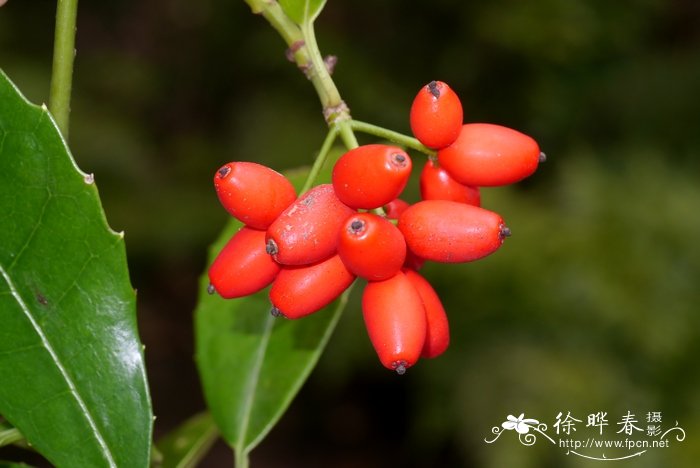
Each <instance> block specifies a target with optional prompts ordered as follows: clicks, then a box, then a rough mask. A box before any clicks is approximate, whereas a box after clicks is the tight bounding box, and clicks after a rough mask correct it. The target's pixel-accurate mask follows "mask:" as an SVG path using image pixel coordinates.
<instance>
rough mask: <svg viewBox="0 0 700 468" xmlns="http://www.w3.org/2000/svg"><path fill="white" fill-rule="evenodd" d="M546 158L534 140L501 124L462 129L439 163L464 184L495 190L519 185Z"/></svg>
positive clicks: (477, 125) (474, 124)
mask: <svg viewBox="0 0 700 468" xmlns="http://www.w3.org/2000/svg"><path fill="white" fill-rule="evenodd" d="M541 158H543V155H542V153H541V152H540V147H539V146H538V145H537V142H536V141H535V140H533V139H532V138H531V137H529V136H527V135H525V134H523V133H520V132H518V131H517V130H513V129H511V128H508V127H502V126H500V125H493V124H485V123H472V124H465V125H463V126H462V130H461V131H460V133H459V137H458V138H457V140H456V141H455V142H454V143H452V144H451V145H450V146H448V147H447V148H443V149H441V150H440V151H438V161H439V162H440V165H441V166H442V167H443V168H444V169H445V170H447V171H448V172H449V173H450V175H451V176H452V177H453V178H454V179H455V180H457V181H458V182H460V183H462V184H465V185H476V186H481V187H493V186H497V185H506V184H511V183H513V182H518V181H519V180H522V179H524V178H525V177H527V176H529V175H531V174H532V173H533V172H535V170H536V169H537V165H538V164H539V162H540V159H541Z"/></svg>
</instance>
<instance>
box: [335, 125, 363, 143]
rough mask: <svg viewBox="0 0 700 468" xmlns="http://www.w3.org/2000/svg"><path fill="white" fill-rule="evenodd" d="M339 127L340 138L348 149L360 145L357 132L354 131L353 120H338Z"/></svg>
mask: <svg viewBox="0 0 700 468" xmlns="http://www.w3.org/2000/svg"><path fill="white" fill-rule="evenodd" d="M338 128H339V129H340V138H341V139H342V140H343V143H344V144H345V146H346V147H347V148H348V149H353V148H357V147H358V146H360V145H359V143H358V142H357V138H356V137H355V133H354V132H353V131H352V120H341V121H340V122H338Z"/></svg>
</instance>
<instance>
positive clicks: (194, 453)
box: [156, 412, 219, 468]
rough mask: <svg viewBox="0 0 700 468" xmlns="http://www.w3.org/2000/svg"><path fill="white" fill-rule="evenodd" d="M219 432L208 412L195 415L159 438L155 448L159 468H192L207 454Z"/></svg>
mask: <svg viewBox="0 0 700 468" xmlns="http://www.w3.org/2000/svg"><path fill="white" fill-rule="evenodd" d="M218 437H219V430H218V429H217V428H216V424H214V420H213V419H212V417H211V414H210V413H208V412H205V413H200V414H197V415H195V416H193V417H191V418H190V419H188V420H187V421H185V422H184V423H183V424H181V425H180V426H179V427H178V428H177V429H175V430H173V431H172V432H170V433H168V434H167V435H166V436H165V437H163V438H161V439H160V440H159V441H158V442H157V443H156V447H157V448H158V451H159V452H160V458H161V460H160V462H159V463H158V464H157V465H158V466H159V467H161V468H194V467H196V466H197V465H198V464H199V462H200V461H201V460H202V458H203V457H204V456H205V455H206V454H207V452H208V451H209V449H210V448H211V446H212V445H214V442H216V439H217V438H218Z"/></svg>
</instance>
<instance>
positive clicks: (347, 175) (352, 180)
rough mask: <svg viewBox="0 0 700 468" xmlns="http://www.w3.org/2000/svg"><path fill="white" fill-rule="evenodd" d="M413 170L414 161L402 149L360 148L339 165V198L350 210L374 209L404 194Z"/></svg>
mask: <svg viewBox="0 0 700 468" xmlns="http://www.w3.org/2000/svg"><path fill="white" fill-rule="evenodd" d="M411 167H412V164H411V158H409V156H408V154H406V152H405V151H404V150H402V149H401V148H397V147H395V146H388V145H378V144H375V145H364V146H359V147H357V148H355V149H352V150H350V151H348V152H347V153H345V154H344V155H342V156H341V157H340V159H338V161H337V162H336V163H335V166H334V167H333V187H334V188H335V192H336V194H337V195H338V198H340V200H341V201H342V202H343V203H345V204H346V205H348V206H349V207H352V208H356V209H365V210H372V209H374V208H379V207H380V206H382V205H385V204H387V203H389V202H390V201H392V200H393V199H395V198H397V197H398V196H399V195H400V194H401V192H402V191H403V189H404V187H406V183H407V182H408V177H409V176H410V175H411Z"/></svg>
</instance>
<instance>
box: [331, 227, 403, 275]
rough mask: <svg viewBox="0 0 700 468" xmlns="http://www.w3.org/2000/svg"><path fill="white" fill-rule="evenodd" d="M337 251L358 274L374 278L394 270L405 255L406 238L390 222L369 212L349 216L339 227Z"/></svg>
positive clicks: (395, 270)
mask: <svg viewBox="0 0 700 468" xmlns="http://www.w3.org/2000/svg"><path fill="white" fill-rule="evenodd" d="M338 254H339V255H340V258H341V259H342V260H343V263H345V266H347V267H348V269H349V270H350V271H351V272H353V273H354V274H356V275H357V276H359V277H361V278H365V279H367V280H372V281H377V280H384V279H387V278H389V277H391V276H393V275H395V274H396V272H397V271H399V270H400V269H401V266H402V265H403V263H404V260H405V259H406V241H404V239H403V234H401V231H399V230H398V228H397V227H396V226H394V225H393V224H392V223H391V222H389V221H387V220H386V219H384V218H382V217H381V216H377V215H376V214H372V213H358V214H356V215H354V216H350V217H349V218H348V219H347V220H346V221H345V224H344V225H343V228H342V229H341V230H340V236H339V237H338Z"/></svg>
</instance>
